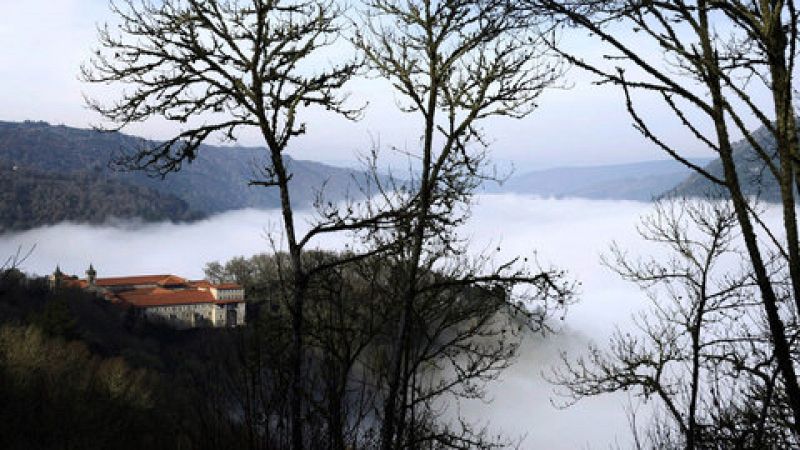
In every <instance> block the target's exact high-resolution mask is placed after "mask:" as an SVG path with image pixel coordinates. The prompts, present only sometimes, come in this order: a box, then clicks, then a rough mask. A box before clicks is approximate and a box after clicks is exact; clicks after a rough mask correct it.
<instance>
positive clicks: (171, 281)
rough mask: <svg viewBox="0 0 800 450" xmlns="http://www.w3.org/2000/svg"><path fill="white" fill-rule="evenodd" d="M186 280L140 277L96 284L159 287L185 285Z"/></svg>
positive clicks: (109, 279) (102, 280) (159, 276)
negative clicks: (153, 285) (150, 285)
mask: <svg viewBox="0 0 800 450" xmlns="http://www.w3.org/2000/svg"><path fill="white" fill-rule="evenodd" d="M185 283H186V280H185V279H183V278H181V277H176V276H175V275H140V276H134V277H112V278H98V279H97V280H96V281H95V284H97V285H98V286H102V287H111V286H135V285H143V284H155V285H159V286H164V285H168V284H169V285H172V284H185Z"/></svg>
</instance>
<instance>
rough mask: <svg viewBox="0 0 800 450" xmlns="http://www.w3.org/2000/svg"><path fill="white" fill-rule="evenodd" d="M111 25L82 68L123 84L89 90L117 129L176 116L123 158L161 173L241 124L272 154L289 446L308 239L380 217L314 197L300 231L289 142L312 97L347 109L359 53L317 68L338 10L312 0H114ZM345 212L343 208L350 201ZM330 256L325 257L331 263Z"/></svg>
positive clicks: (351, 115)
mask: <svg viewBox="0 0 800 450" xmlns="http://www.w3.org/2000/svg"><path fill="white" fill-rule="evenodd" d="M112 9H113V11H114V13H115V14H116V16H117V18H118V19H119V21H120V25H119V28H118V29H113V28H111V27H109V26H108V25H106V26H105V27H103V28H101V29H100V30H99V44H100V49H99V50H98V51H97V52H96V54H95V56H94V57H93V58H92V59H91V61H90V62H89V63H88V64H87V65H86V66H84V67H83V69H82V74H83V79H84V80H86V81H88V82H93V83H104V84H114V83H117V84H123V85H128V86H130V89H129V90H126V91H123V93H122V96H121V98H120V99H119V100H117V101H115V102H112V103H105V102H103V101H96V100H88V104H89V106H90V107H91V108H92V109H94V110H95V111H97V112H98V113H100V114H101V115H102V116H103V117H104V118H105V119H107V120H109V121H111V122H113V123H114V127H113V128H114V129H121V128H122V127H125V126H126V125H128V124H131V123H134V122H140V121H144V120H147V119H149V118H152V117H161V118H163V119H166V120H168V121H172V122H175V123H177V124H181V126H182V127H183V128H182V130H181V131H180V132H179V133H177V134H176V135H175V136H174V137H173V138H171V139H168V140H167V141H165V142H163V143H160V144H158V145H156V146H154V147H152V148H142V149H137V151H135V152H134V153H133V154H130V155H127V156H126V157H125V158H123V159H122V160H121V161H120V163H121V164H122V165H123V166H124V167H127V168H133V169H142V170H147V171H150V172H152V173H155V174H157V175H160V176H166V175H167V174H168V173H169V172H174V171H178V170H180V168H181V165H182V164H183V163H184V162H191V161H192V160H193V159H194V158H195V157H196V155H197V151H198V150H199V148H200V145H201V143H203V142H204V141H205V140H206V139H208V138H209V137H212V136H219V137H221V138H223V139H228V140H235V139H236V136H237V132H238V130H240V129H241V128H254V129H256V130H258V131H259V132H260V134H261V137H262V138H263V139H264V143H265V144H266V148H267V153H268V155H267V156H268V159H269V161H270V163H269V164H268V165H267V166H266V167H264V168H263V170H262V175H263V177H259V178H257V179H254V180H250V184H251V185H255V186H263V187H270V188H271V187H274V188H277V189H278V190H279V191H280V202H281V212H282V220H283V234H284V237H285V240H286V244H287V249H288V253H289V256H290V265H291V272H290V273H291V284H290V287H291V289H290V297H291V304H290V311H291V317H292V329H293V341H292V349H293V351H292V362H291V366H292V378H291V379H292V386H291V389H290V393H291V402H290V403H291V412H292V420H291V424H292V445H293V448H295V449H300V448H302V447H303V446H304V444H303V415H304V410H305V406H304V404H303V402H304V400H303V398H304V394H303V391H304V380H305V377H304V376H303V363H304V359H305V356H304V342H303V336H304V330H303V328H304V320H303V311H304V309H305V307H304V298H305V293H306V289H307V287H308V283H309V279H310V278H311V277H312V275H313V274H314V273H315V272H317V271H320V270H324V268H320V267H308V266H306V265H305V264H306V262H307V260H304V259H303V258H302V254H303V252H304V249H305V248H306V247H308V246H309V245H310V244H311V242H312V240H313V239H314V238H315V237H317V236H318V235H320V234H323V233H333V232H341V231H348V230H352V229H354V228H358V227H359V226H362V225H364V224H365V223H366V224H369V225H372V226H376V225H377V224H379V223H380V222H381V221H382V220H383V219H385V218H386V216H383V215H377V216H371V217H367V218H364V217H357V216H356V215H355V214H354V213H352V209H339V208H337V207H336V206H335V205H331V204H328V203H326V202H318V204H319V205H320V210H319V216H318V218H319V220H318V221H317V222H316V223H315V224H314V225H313V226H312V227H311V230H310V231H308V232H307V233H306V234H305V235H302V236H301V235H298V231H297V226H296V223H295V215H294V211H293V204H292V200H291V198H290V194H289V193H290V189H289V186H290V184H291V179H292V174H291V173H289V170H288V168H287V166H286V164H285V163H284V159H283V155H284V152H285V151H286V150H287V149H288V148H289V145H290V142H291V141H292V139H293V138H294V137H297V136H300V135H302V134H304V133H305V132H306V123H305V122H303V120H302V114H303V112H304V111H305V110H306V109H307V108H310V107H319V108H323V109H326V110H329V111H331V112H333V113H335V114H338V115H341V116H343V117H345V118H348V119H356V118H357V117H358V115H359V114H360V110H359V109H352V108H348V107H346V106H345V102H344V101H345V96H343V95H342V93H341V92H342V91H341V90H342V87H343V85H344V84H345V83H346V82H347V81H348V80H349V79H350V78H351V77H352V76H353V75H354V74H356V72H357V70H358V67H359V64H357V63H355V62H347V61H345V62H343V63H341V64H338V65H329V66H326V67H321V66H320V65H319V64H318V63H317V62H318V59H317V58H318V57H319V56H320V55H321V54H323V52H324V51H325V50H326V49H327V48H329V47H330V45H331V44H333V43H334V42H335V41H336V39H337V38H338V36H339V34H340V32H341V27H340V24H339V22H338V21H339V18H340V17H341V14H342V10H341V9H340V8H339V6H338V4H337V3H335V2H333V1H325V0H322V1H316V0H277V1H271V0H249V1H244V0H242V1H224V2H220V1H214V0H185V1H184V0H165V1H163V2H150V1H147V0H141V1H139V0H123V1H121V2H119V3H112ZM348 211H349V212H348ZM329 264H331V263H330V262H327V263H326V266H327V265H329Z"/></svg>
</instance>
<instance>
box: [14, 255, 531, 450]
mask: <svg viewBox="0 0 800 450" xmlns="http://www.w3.org/2000/svg"><path fill="white" fill-rule="evenodd" d="M334 256H335V255H334V254H327V253H318V254H315V255H310V256H309V257H313V258H318V259H323V260H325V259H332V258H333V257H334ZM286 259H287V257H286V255H285V254H279V255H273V256H268V255H257V256H254V257H252V258H249V259H244V258H236V259H234V260H232V261H230V262H228V263H226V264H219V263H211V264H209V265H208V266H207V273H208V275H209V279H211V280H214V281H237V282H241V283H243V284H244V286H245V288H246V291H247V298H248V305H247V309H248V325H247V326H246V327H241V328H236V329H197V330H191V331H181V332H179V331H174V330H171V329H169V328H165V327H161V326H159V325H156V324H149V323H146V322H143V321H141V320H140V319H139V318H138V317H137V316H136V315H135V314H134V312H133V311H132V310H129V309H126V308H124V307H121V306H120V305H115V304H111V303H109V302H108V301H106V300H104V299H103V298H101V297H96V296H95V295H94V294H92V293H89V292H86V291H83V290H80V289H74V288H53V287H52V286H51V284H50V282H49V280H48V279H46V278H28V277H26V276H25V275H24V274H22V273H21V272H19V271H18V270H16V269H7V270H5V271H3V272H2V275H1V277H2V278H0V312H1V313H2V317H3V320H2V323H0V379H2V380H3V383H2V384H1V385H0V386H2V387H0V389H1V391H0V398H1V399H2V400H3V405H4V407H3V408H2V411H3V412H2V414H3V416H2V418H3V420H2V421H1V422H0V423H1V425H0V431H2V432H1V433H0V436H1V437H0V443H2V446H3V448H15V449H24V448H55V447H58V448H74V449H91V448H97V449H101V448H142V447H144V446H146V447H148V448H192V449H201V448H209V449H211V448H215V449H223V448H232V447H233V448H251V449H269V448H279V447H283V446H285V445H287V443H288V440H289V439H288V438H289V434H288V431H289V429H288V424H287V423H286V422H285V420H286V411H287V408H288V404H289V403H288V401H289V399H288V396H287V386H288V383H289V380H290V375H291V374H290V373H289V371H288V369H289V367H290V366H289V364H288V363H287V362H288V358H289V357H290V354H289V353H288V349H289V346H288V344H289V342H290V340H291V329H290V327H289V326H288V325H289V322H288V321H287V319H288V313H287V311H288V306H289V304H288V303H287V301H286V296H285V291H286V283H285V280H283V278H284V277H285V276H286V274H285V273H282V270H281V269H280V268H281V267H282V265H283V264H285V262H286ZM385 271H391V268H390V267H387V266H386V265H385V264H381V263H378V262H377V261H371V262H369V263H365V264H358V265H353V266H350V267H348V268H346V269H340V270H337V271H331V272H329V273H327V274H325V276H324V277H322V278H320V281H319V283H318V284H316V285H315V286H314V287H313V289H312V290H311V292H312V294H311V295H310V298H309V300H310V307H309V311H308V339H309V345H310V347H311V350H310V352H309V355H308V358H309V359H308V361H307V366H306V367H307V370H308V372H307V374H306V376H307V377H308V378H309V383H310V385H311V386H315V389H314V391H311V392H309V393H308V395H309V399H308V400H309V402H310V403H311V405H312V407H311V408H310V409H309V413H308V414H309V415H308V417H307V420H308V421H309V425H310V428H309V433H310V437H309V439H310V440H311V442H313V445H314V447H315V448H329V447H331V446H332V444H331V442H333V440H334V439H340V440H344V441H343V442H342V443H344V442H348V443H349V445H354V446H356V447H359V448H369V447H372V446H374V445H376V433H377V430H376V429H375V428H374V427H375V421H374V412H372V410H373V409H374V407H375V404H374V402H375V401H376V399H377V398H378V397H379V395H380V393H379V391H377V390H376V386H379V385H380V384H381V382H382V381H381V379H382V377H385V375H386V374H385V372H384V371H385V370H386V366H387V365H388V361H386V360H385V358H386V355H387V353H386V352H385V350H386V349H385V346H386V343H387V342H389V341H390V340H391V334H392V333H391V329H392V328H391V325H392V324H393V323H394V320H395V319H394V317H396V313H397V312H396V310H394V308H396V307H397V306H398V305H397V304H396V302H392V301H391V297H390V293H389V292H387V289H391V286H390V285H389V284H387V283H386V277H385V274H384V273H383V272H385ZM431 276H432V277H434V278H439V276H438V275H435V274H431ZM503 300H504V299H503V294H502V292H494V293H493V292H486V291H481V290H479V289H473V288H468V289H465V288H442V289H441V290H440V292H438V293H436V294H435V295H431V296H430V298H429V299H428V301H427V302H426V305H427V306H426V307H425V308H424V309H423V310H421V311H420V314H422V315H423V316H422V317H421V319H423V320H422V321H421V322H420V323H419V326H422V327H424V328H425V329H426V330H427V331H426V332H424V333H421V334H420V335H419V336H418V338H417V339H416V340H415V346H414V348H415V349H416V351H418V353H417V355H416V357H417V358H419V361H418V364H421V365H423V366H425V367H427V368H426V369H424V370H421V371H420V372H419V373H418V376H419V380H418V381H417V382H418V383H420V385H419V389H420V391H419V393H423V392H426V393H427V395H430V396H431V398H433V397H435V396H436V395H437V394H438V390H439V389H441V386H440V385H439V382H441V380H446V379H448V377H450V376H452V375H448V373H449V370H451V369H452V367H450V364H453V362H452V361H451V360H450V358H453V357H455V356H456V354H458V353H462V354H468V353H469V351H468V350H466V349H461V350H454V349H450V350H448V354H442V353H441V350H442V348H443V346H445V344H446V343H447V342H461V344H463V345H476V346H477V347H476V349H477V348H480V349H482V351H483V352H484V354H485V355H489V354H490V352H494V353H495V356H494V357H492V358H490V359H491V360H492V363H493V364H497V367H489V366H486V367H483V366H482V367H481V368H480V371H478V372H475V373H473V374H472V377H470V378H472V379H471V382H473V383H478V382H479V381H480V380H481V379H484V378H486V379H489V378H491V377H492V374H493V373H496V372H497V371H499V369H500V367H501V366H503V365H505V364H507V363H509V362H510V359H511V355H512V354H513V350H514V349H515V347H516V345H517V344H516V340H517V337H515V336H516V335H517V333H516V332H513V333H512V332H511V331H509V332H508V334H507V333H506V331H503V332H502V335H503V339H502V341H496V338H497V337H500V335H501V334H500V330H501V328H499V327H498V326H499V324H501V323H503V322H509V323H511V324H514V327H512V328H509V330H511V329H515V330H516V329H518V328H519V326H524V325H525V324H527V323H528V322H529V318H528V317H527V316H525V315H524V314H522V313H521V312H517V311H514V310H512V309H508V308H507V307H506V306H505V305H506V303H505V302H504V301H503ZM454 302H455V303H456V304H458V305H459V307H458V308H452V307H449V308H444V309H443V306H445V305H452V304H453V303H454ZM515 317H516V318H515ZM489 319H491V321H490V320H489ZM490 322H491V325H492V326H490ZM489 340H492V341H494V342H488V341H489ZM484 341H486V342H484ZM454 351H455V353H452V352H454ZM464 368H465V369H466V370H467V372H469V371H471V370H474V369H470V368H468V366H464ZM479 385H480V383H478V384H476V385H475V387H474V388H478V386H479ZM464 395H470V394H469V393H467V392H465V393H464ZM428 400H430V399H426V398H421V399H420V400H419V402H421V403H422V404H426V403H427V402H428ZM419 411H424V413H425V414H424V415H420V417H418V418H416V419H414V420H416V421H419V423H417V424H415V425H414V427H422V428H424V429H429V428H430V429H435V428H438V427H439V426H441V425H439V424H438V423H437V421H436V419H437V414H438V412H437V409H436V408H433V405H428V406H427V407H426V408H419ZM418 437H420V438H423V437H424V435H423V434H420V435H419V436H418ZM426 446H427V445H426Z"/></svg>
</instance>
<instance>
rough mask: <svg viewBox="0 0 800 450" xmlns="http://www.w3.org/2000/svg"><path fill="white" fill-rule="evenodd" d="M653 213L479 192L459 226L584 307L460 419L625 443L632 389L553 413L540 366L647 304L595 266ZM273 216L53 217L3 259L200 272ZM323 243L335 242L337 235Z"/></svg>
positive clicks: (2, 251) (532, 439) (563, 438)
mask: <svg viewBox="0 0 800 450" xmlns="http://www.w3.org/2000/svg"><path fill="white" fill-rule="evenodd" d="M650 210H651V206H650V205H648V204H644V203H636V202H611V201H589V200H554V199H535V198H529V197H522V196H514V195H499V196H494V195H492V196H481V197H479V198H478V203H477V205H476V206H475V208H474V214H473V217H472V220H471V221H470V225H469V226H468V227H467V229H466V230H465V233H466V234H467V235H468V236H470V237H471V239H472V241H473V243H474V245H475V247H476V248H484V247H486V246H489V245H491V246H492V248H494V247H497V246H499V247H500V249H501V250H500V256H501V257H509V256H512V255H526V256H530V255H531V254H532V253H533V252H536V254H537V257H538V259H539V260H540V261H541V262H542V263H543V264H545V265H549V264H553V265H556V266H558V267H560V268H563V269H566V270H567V271H568V272H569V275H570V276H572V277H574V278H575V279H577V280H579V281H580V282H581V283H582V285H581V288H580V291H581V303H580V304H578V305H576V306H574V307H572V308H571V310H570V311H569V314H568V315H567V318H566V319H565V321H564V322H563V326H562V330H561V331H560V333H559V334H557V335H553V336H548V337H546V338H542V337H539V336H532V337H531V338H530V339H528V341H527V342H526V343H525V345H524V347H523V351H522V353H521V356H520V359H519V361H518V363H517V364H515V365H514V366H513V367H512V368H511V369H509V370H508V371H507V372H505V373H504V374H503V377H502V379H501V380H500V381H499V382H498V383H496V384H495V385H494V386H493V387H492V394H491V396H492V398H493V400H494V402H493V403H492V404H490V405H485V404H476V403H471V404H463V405H461V410H462V412H463V413H464V414H465V415H467V416H468V417H470V418H471V419H473V420H477V421H480V422H487V421H488V422H490V423H491V425H492V428H493V429H497V430H498V431H502V432H504V433H507V434H508V435H511V436H519V435H527V438H526V439H525V441H524V444H523V447H524V448H548V449H558V448H564V449H573V448H588V447H592V448H607V447H608V446H609V445H610V444H612V443H613V442H614V441H615V440H618V441H619V442H620V443H621V444H623V447H624V446H625V443H627V442H628V440H627V436H628V429H627V421H626V418H625V414H624V410H623V407H624V406H625V405H626V404H627V402H628V399H627V397H625V396H607V397H603V398H599V399H591V400H589V401H585V402H581V403H580V404H578V405H577V406H576V407H574V408H570V409H567V410H564V411H562V410H557V409H556V408H554V407H553V406H552V405H551V403H550V398H551V397H552V390H553V388H552V386H550V385H549V384H547V383H546V382H545V381H544V380H543V379H542V377H541V373H542V372H547V371H548V370H549V367H550V365H551V364H553V363H556V362H557V361H558V354H559V353H560V352H561V351H569V352H571V354H576V352H579V351H581V350H582V349H584V348H585V346H586V344H587V343H588V342H589V340H594V341H596V342H604V341H605V339H606V337H607V336H608V334H609V333H610V332H611V331H612V330H613V327H614V326H615V325H616V324H622V326H625V324H626V323H628V320H629V316H630V314H631V313H632V312H633V311H635V310H637V309H638V308H640V307H641V306H643V305H644V304H645V303H644V301H643V295H642V293H641V292H640V291H639V290H638V288H636V287H635V286H633V285H631V284H629V283H626V282H624V281H622V280H620V279H619V278H618V277H616V276H615V275H614V274H613V273H611V272H610V271H609V270H608V269H606V268H604V267H602V266H601V265H600V263H599V255H600V254H601V253H602V252H604V251H606V250H607V248H608V246H609V243H610V242H611V241H612V240H616V241H618V242H619V243H620V244H621V245H622V246H623V247H627V248H631V249H634V250H637V251H638V250H640V249H642V248H643V246H642V245H643V244H642V242H641V239H640V238H639V237H638V235H637V234H636V231H635V227H636V224H637V223H638V221H639V218H640V217H641V216H642V215H643V214H646V213H648V212H649V211H650ZM307 218H308V217H307V216H306V217H303V218H301V219H302V220H307ZM279 224H280V222H279V216H278V214H277V213H276V212H274V211H255V210H242V211H235V212H230V213H226V214H221V215H218V216H214V217H212V218H210V219H208V220H204V221H200V222H197V223H193V224H170V223H161V224H130V223H125V224H109V225H107V226H100V227H91V226H86V225H75V224H60V225H56V226H51V227H45V228H40V229H36V230H31V231H27V232H24V233H18V234H9V235H3V236H0V256H2V255H9V254H11V253H13V252H15V251H16V249H17V248H19V247H22V248H23V249H25V248H29V247H31V246H33V245H35V246H36V248H35V250H34V252H33V254H32V255H31V256H30V258H29V259H28V260H26V261H25V263H24V266H23V269H24V270H25V271H27V272H31V273H37V274H47V273H51V272H52V271H53V269H54V268H55V265H56V264H59V265H60V267H61V268H62V270H63V271H64V272H66V273H70V274H77V275H83V272H84V271H85V270H86V268H87V266H88V265H89V263H90V262H91V263H93V264H94V267H95V268H96V269H97V271H98V276H100V277H103V276H115V275H125V274H156V273H175V274H178V275H181V276H186V277H191V278H197V277H202V275H203V273H202V268H203V266H204V265H205V263H206V262H209V261H212V260H219V261H225V260H227V259H229V258H231V257H233V256H238V255H245V256H248V255H252V254H255V253H259V252H264V251H268V250H269V249H270V246H269V243H268V241H267V239H266V235H267V234H268V233H269V232H271V231H272V232H277V231H278V230H279V229H280V227H279ZM320 245H321V246H322V247H328V248H335V247H340V246H341V245H343V241H342V240H340V239H339V240H337V239H330V240H328V241H326V242H321V243H320ZM590 444H591V445H590Z"/></svg>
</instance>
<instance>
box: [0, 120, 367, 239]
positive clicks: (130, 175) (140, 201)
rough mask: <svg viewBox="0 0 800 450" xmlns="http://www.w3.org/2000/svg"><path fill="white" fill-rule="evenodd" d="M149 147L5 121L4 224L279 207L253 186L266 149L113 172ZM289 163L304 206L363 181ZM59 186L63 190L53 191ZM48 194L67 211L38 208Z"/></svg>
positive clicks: (217, 150) (0, 146) (203, 154)
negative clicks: (165, 170)
mask: <svg viewBox="0 0 800 450" xmlns="http://www.w3.org/2000/svg"><path fill="white" fill-rule="evenodd" d="M143 145H152V142H148V141H146V140H143V139H141V138H137V137H134V136H128V135H125V134H122V133H116V132H114V133H106V132H98V131H95V130H84V129H78V128H70V127H66V126H52V125H49V124H47V123H45V122H21V123H19V122H0V161H5V165H6V166H9V167H14V166H16V168H17V174H18V175H17V176H16V178H15V179H14V180H9V179H8V178H9V177H8V176H4V177H3V179H4V181H3V183H4V185H3V194H2V195H3V196H2V201H3V204H2V208H3V211H14V213H13V214H14V218H13V219H12V218H11V216H10V215H6V214H4V215H3V216H2V219H0V226H2V227H5V228H12V227H13V228H26V227H30V226H36V225H41V224H46V223H54V221H59V220H76V221H88V222H98V221H102V220H104V219H106V218H108V217H110V216H118V217H141V218H143V219H145V220H163V219H171V220H185V219H187V218H195V217H199V216H202V215H204V214H213V213H218V212H223V211H228V210H233V209H240V208H275V207H277V206H278V205H279V199H278V193H277V190H275V189H271V188H264V187H254V186H248V181H249V180H252V179H253V178H254V177H256V176H258V171H259V170H260V169H261V168H263V167H264V166H265V165H266V159H265V152H264V150H263V149H260V148H241V147H237V148H232V147H221V146H211V145H204V146H202V147H201V148H200V151H199V154H198V157H197V159H196V160H195V161H194V162H193V163H192V164H187V165H185V166H184V167H183V168H182V170H181V171H180V172H177V173H172V174H169V175H167V177H166V178H164V179H161V178H158V177H152V176H148V174H145V173H143V172H119V171H112V170H111V169H110V168H109V165H110V163H112V162H113V160H114V158H116V157H118V156H120V155H122V154H125V153H126V152H130V151H132V150H134V149H137V148H141V147H142V146H143ZM286 160H287V166H288V168H289V169H290V171H291V173H292V181H291V194H292V201H293V202H294V203H295V205H296V206H297V207H301V208H302V207H308V206H310V205H311V204H312V203H313V201H314V200H315V198H316V196H317V193H318V191H319V190H320V189H322V188H323V185H324V193H325V196H326V198H328V199H330V200H334V201H335V200H340V199H342V198H343V197H344V196H345V195H348V193H350V194H355V193H357V190H358V187H357V183H355V182H354V179H357V178H358V177H363V174H361V173H360V172H358V171H355V170H350V169H343V168H337V167H332V166H328V165H325V164H320V163H315V162H311V161H300V160H294V159H291V158H289V157H288V156H287V157H286ZM34 173H35V174H36V175H35V176H33V175H32V174H34ZM4 175H5V174H4ZM93 178H96V179H93ZM56 186H58V188H57V187H56ZM23 187H24V188H25V189H23ZM61 189H63V190H64V192H57V193H56V192H55V191H60V190H61ZM96 190H97V191H99V192H95V191H96ZM79 191H83V192H81V193H80V194H79V193H78V192H79ZM50 194H53V195H55V197H53V198H52V200H53V201H52V203H53V204H56V203H59V204H62V205H63V208H61V205H57V206H53V205H48V206H46V207H45V206H41V205H38V204H37V203H36V202H38V201H39V200H40V199H42V198H46V197H47V195H50ZM182 202H185V203H182ZM45 210H47V211H45ZM56 210H60V211H56Z"/></svg>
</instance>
